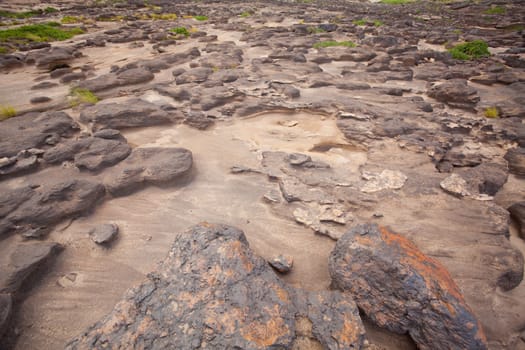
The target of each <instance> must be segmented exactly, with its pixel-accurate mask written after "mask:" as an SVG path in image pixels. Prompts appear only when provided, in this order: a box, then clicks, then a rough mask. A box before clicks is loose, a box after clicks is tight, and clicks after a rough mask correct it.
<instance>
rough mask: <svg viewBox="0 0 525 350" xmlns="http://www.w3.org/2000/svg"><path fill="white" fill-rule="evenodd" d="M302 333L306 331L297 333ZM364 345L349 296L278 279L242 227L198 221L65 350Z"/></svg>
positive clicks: (357, 318) (362, 331) (336, 347)
mask: <svg viewBox="0 0 525 350" xmlns="http://www.w3.org/2000/svg"><path fill="white" fill-rule="evenodd" d="M302 332H304V333H302ZM303 334H305V335H306V336H307V337H308V338H311V340H312V342H314V344H315V345H316V346H317V348H328V349H350V348H352V349H361V348H362V347H363V343H364V328H363V326H362V324H361V321H360V319H359V314H358V312H357V308H356V307H355V304H354V302H353V301H352V299H351V298H350V297H349V296H347V295H344V294H341V293H338V292H328V291H322V292H307V291H303V290H299V289H295V288H293V287H291V286H289V285H287V284H285V283H284V282H282V281H281V280H280V279H279V278H278V277H277V276H276V275H275V273H274V272H273V271H272V269H271V268H270V266H268V263H267V262H266V261H265V260H264V259H262V258H260V257H258V256H256V255H255V254H254V253H253V252H252V250H251V249H250V248H249V247H248V242H247V241H246V237H245V236H244V234H243V233H242V231H240V230H238V229H235V228H233V227H229V226H223V225H211V224H207V223H203V224H201V225H198V226H196V227H193V228H192V229H190V230H189V231H188V232H186V233H184V234H181V235H178V236H177V238H176V239H175V242H174V244H173V246H172V248H171V250H170V253H169V255H168V257H167V258H166V259H165V260H164V261H163V262H162V263H161V264H160V265H159V267H158V269H157V270H156V271H154V272H153V273H150V274H148V278H147V279H146V280H145V281H144V282H143V283H142V284H140V285H139V286H137V287H135V288H134V289H131V290H130V291H129V292H128V293H127V294H126V296H125V297H124V299H123V300H122V301H121V302H119V303H118V304H117V306H116V307H115V308H114V310H113V311H112V312H111V313H110V314H109V315H108V316H106V317H105V318H103V319H102V320H101V321H99V322H98V323H96V324H95V325H93V326H92V327H90V328H89V329H87V330H86V331H85V332H84V333H83V334H82V335H80V336H79V337H77V338H76V339H74V340H73V341H71V342H70V343H69V344H68V345H67V346H66V349H69V350H72V349H93V348H102V347H105V346H108V345H109V344H119V346H120V347H123V348H130V349H131V348H138V347H143V348H146V349H187V348H188V347H191V348H200V349H226V348H228V349H229V348H232V349H233V348H239V349H270V348H272V349H273V348H282V349H297V348H298V347H297V346H299V344H301V343H302V342H304V341H305V338H306V337H305V335H303Z"/></svg>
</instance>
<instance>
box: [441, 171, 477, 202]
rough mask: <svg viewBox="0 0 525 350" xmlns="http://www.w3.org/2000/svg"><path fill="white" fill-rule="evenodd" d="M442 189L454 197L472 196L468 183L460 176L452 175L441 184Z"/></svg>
mask: <svg viewBox="0 0 525 350" xmlns="http://www.w3.org/2000/svg"><path fill="white" fill-rule="evenodd" d="M439 185H440V186H441V188H442V189H443V190H444V191H445V192H447V193H450V194H452V195H454V196H457V197H460V198H461V197H465V196H470V192H469V191H468V189H467V181H465V179H463V178H462V177H461V176H460V175H458V174H452V175H450V176H449V177H447V178H446V179H444V180H443V181H441V182H440V184H439Z"/></svg>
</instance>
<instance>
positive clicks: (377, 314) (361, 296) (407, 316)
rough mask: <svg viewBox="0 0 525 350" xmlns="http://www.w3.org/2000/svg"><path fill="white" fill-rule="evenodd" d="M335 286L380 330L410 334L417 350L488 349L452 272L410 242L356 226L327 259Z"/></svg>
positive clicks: (384, 231)
mask: <svg viewBox="0 0 525 350" xmlns="http://www.w3.org/2000/svg"><path fill="white" fill-rule="evenodd" d="M329 269H330V275H331V277H332V285H333V286H334V287H335V288H338V289H340V290H343V291H347V292H349V293H350V294H351V295H352V296H353V297H354V298H355V300H356V303H357V305H358V306H359V308H360V309H361V310H363V311H364V312H365V313H366V315H367V316H368V317H369V318H370V319H371V320H372V321H373V322H374V323H376V324H377V325H379V326H380V327H384V328H387V329H389V330H390V331H393V332H397V333H400V334H403V333H406V332H408V333H409V334H410V336H411V337H412V339H413V340H414V341H415V342H416V344H417V346H418V348H419V349H487V343H486V339H485V335H484V333H483V330H482V328H481V325H480V324H479V322H478V320H477V319H476V317H475V316H474V315H473V313H472V311H471V309H470V308H469V306H468V305H467V304H466V303H465V300H464V299H463V296H462V295H461V292H460V290H459V288H458V287H457V286H456V284H455V283H454V281H453V280H452V278H451V277H450V274H449V273H448V271H447V270H446V269H445V268H444V267H443V266H442V265H441V264H440V263H439V262H438V261H436V260H434V259H431V258H429V257H427V256H426V255H424V254H423V253H422V252H421V251H420V250H419V249H418V248H417V247H416V246H415V245H414V244H413V243H412V242H411V241H409V240H407V239H406V238H404V237H402V236H400V235H398V234H396V233H393V232H390V231H389V230H387V229H386V228H384V227H380V226H378V225H368V224H365V225H358V226H356V227H354V228H353V229H352V230H350V231H348V232H347V233H346V234H345V235H344V236H343V237H342V238H341V239H339V240H338V242H337V244H336V247H335V249H334V250H333V251H332V253H331V255H330V260H329Z"/></svg>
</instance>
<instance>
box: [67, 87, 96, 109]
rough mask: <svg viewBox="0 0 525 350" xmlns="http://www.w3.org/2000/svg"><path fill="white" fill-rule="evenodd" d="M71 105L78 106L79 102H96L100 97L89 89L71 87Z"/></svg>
mask: <svg viewBox="0 0 525 350" xmlns="http://www.w3.org/2000/svg"><path fill="white" fill-rule="evenodd" d="M70 95H71V100H70V105H71V107H76V106H78V105H79V104H85V103H87V104H96V103H97V102H98V101H99V99H98V97H97V96H96V95H95V94H94V93H93V92H91V91H90V90H88V89H83V88H73V89H71V93H70Z"/></svg>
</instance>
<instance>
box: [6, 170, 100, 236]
mask: <svg viewBox="0 0 525 350" xmlns="http://www.w3.org/2000/svg"><path fill="white" fill-rule="evenodd" d="M55 175H56V177H57V179H56V180H55V179H54V178H53V177H50V179H51V181H50V182H48V183H43V184H42V185H37V186H31V187H30V186H23V187H18V188H15V189H7V188H3V189H2V193H3V198H2V200H0V208H2V210H0V236H1V235H2V234H5V233H7V232H12V231H22V232H24V231H28V230H30V229H32V228H36V227H41V226H45V227H50V226H52V225H55V224H57V223H58V222H60V221H61V220H62V219H64V218H68V217H73V216H76V215H82V214H86V213H88V212H89V210H90V209H92V208H93V207H94V205H95V204H96V202H97V201H98V200H99V199H100V198H101V197H102V196H103V195H104V194H105V190H104V187H103V186H102V184H100V183H96V182H91V181H87V180H80V179H71V180H61V177H60V176H59V175H58V174H55Z"/></svg>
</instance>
